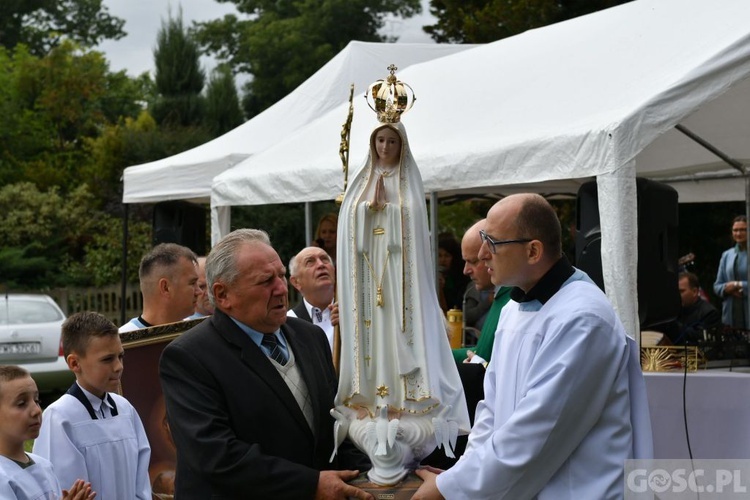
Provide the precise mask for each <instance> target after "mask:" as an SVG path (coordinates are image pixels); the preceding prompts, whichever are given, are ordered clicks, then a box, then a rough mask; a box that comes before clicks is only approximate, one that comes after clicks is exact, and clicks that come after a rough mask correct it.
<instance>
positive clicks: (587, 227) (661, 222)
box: [576, 178, 680, 329]
mask: <svg viewBox="0 0 750 500" xmlns="http://www.w3.org/2000/svg"><path fill="white" fill-rule="evenodd" d="M636 186H637V193H638V318H639V320H640V323H641V329H646V328H650V327H652V326H654V325H658V324H660V323H666V322H668V321H672V320H674V319H675V318H676V317H677V315H678V314H679V312H680V293H679V290H678V288H677V274H678V266H677V259H678V249H677V235H678V231H677V230H678V217H677V214H678V210H677V191H675V189H674V188H672V187H671V186H668V185H666V184H662V183H659V182H654V181H651V180H648V179H642V178H638V179H636ZM576 213H577V216H576V229H577V233H576V267H578V268H579V269H581V270H582V271H585V272H586V273H588V275H589V276H590V277H591V279H593V280H594V282H596V284H597V285H599V287H600V288H601V289H602V290H604V279H603V277H602V259H601V226H600V222H599V201H598V197H597V188H596V181H591V182H587V183H585V184H583V185H582V186H581V187H580V189H579V190H578V203H577V212H576ZM619 272H622V273H626V272H629V270H627V269H622V270H619Z"/></svg>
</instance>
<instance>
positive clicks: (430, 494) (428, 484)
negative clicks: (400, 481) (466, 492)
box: [411, 467, 443, 500]
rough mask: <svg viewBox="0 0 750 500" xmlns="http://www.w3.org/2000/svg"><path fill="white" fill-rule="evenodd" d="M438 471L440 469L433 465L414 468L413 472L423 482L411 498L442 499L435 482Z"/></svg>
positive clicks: (417, 499)
mask: <svg viewBox="0 0 750 500" xmlns="http://www.w3.org/2000/svg"><path fill="white" fill-rule="evenodd" d="M434 471H438V472H434ZM440 472H442V471H440V470H439V469H435V468H434V467H424V468H421V469H417V470H415V471H414V473H415V474H416V475H417V476H419V477H420V478H421V479H422V481H424V482H423V483H422V486H420V487H419V489H418V490H417V492H416V493H415V494H414V496H413V497H411V498H412V500H443V495H441V494H440V490H438V488H437V483H436V482H435V480H436V479H437V476H438V474H439V473H440Z"/></svg>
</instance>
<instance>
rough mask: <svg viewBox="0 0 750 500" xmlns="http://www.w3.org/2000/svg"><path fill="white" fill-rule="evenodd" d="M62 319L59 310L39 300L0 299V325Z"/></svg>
mask: <svg viewBox="0 0 750 500" xmlns="http://www.w3.org/2000/svg"><path fill="white" fill-rule="evenodd" d="M62 319H64V318H63V316H62V314H60V311H58V310H57V309H56V308H55V307H54V306H53V305H52V304H49V303H47V302H44V301H41V300H26V299H13V298H11V299H6V298H5V297H3V298H2V299H0V325H6V324H7V325H28V324H32V323H50V322H52V321H60V320H62Z"/></svg>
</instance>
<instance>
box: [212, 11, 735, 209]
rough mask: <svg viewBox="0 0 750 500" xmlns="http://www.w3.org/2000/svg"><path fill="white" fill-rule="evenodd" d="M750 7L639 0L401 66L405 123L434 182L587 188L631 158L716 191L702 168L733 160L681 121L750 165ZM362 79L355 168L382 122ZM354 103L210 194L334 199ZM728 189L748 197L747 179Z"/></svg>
mask: <svg viewBox="0 0 750 500" xmlns="http://www.w3.org/2000/svg"><path fill="white" fill-rule="evenodd" d="M747 19H750V2H747V1H745V0H724V1H722V2H705V1H704V0H637V1H634V2H630V3H627V4H623V5H620V6H618V7H614V8H611V9H607V10H604V11H600V12H597V13H594V14H591V15H588V16H582V17H579V18H576V19H573V20H570V21H566V22H562V23H558V24H556V25H552V26H548V27H545V28H540V29H536V30H531V31H528V32H526V33H523V34H521V35H518V36H515V37H511V38H508V39H504V40H500V41H498V42H495V43H491V44H487V45H484V46H478V47H475V48H472V49H470V50H466V51H463V52H460V53H457V54H453V55H450V56H446V57H444V58H441V59H439V60H433V61H428V62H424V63H420V64H414V65H411V66H409V67H408V68H407V69H405V70H404V71H399V72H398V73H397V76H398V77H399V78H400V79H401V80H403V81H405V82H407V83H408V84H409V85H411V86H412V87H413V88H414V90H415V92H416V95H417V101H416V104H415V106H414V108H413V109H412V110H411V111H410V112H409V113H407V114H405V115H404V117H403V121H404V123H405V125H406V128H407V131H408V133H409V141H410V145H411V149H412V152H413V154H414V156H415V158H416V159H417V163H418V164H419V167H420V171H421V173H422V177H423V179H424V184H425V189H426V190H427V191H438V192H446V191H447V192H461V191H467V190H484V191H491V190H501V189H502V186H506V185H525V186H530V185H532V184H533V185H538V183H543V182H548V181H557V182H558V183H563V184H564V182H562V181H566V180H572V179H573V180H575V179H578V181H574V182H572V183H568V184H567V185H568V186H569V187H570V189H572V190H573V192H575V189H577V186H578V185H579V184H580V179H585V178H592V177H594V176H598V175H602V174H611V173H613V172H617V171H618V170H619V169H621V168H622V167H623V166H624V165H626V164H628V163H629V162H631V161H633V160H635V165H636V172H637V174H638V175H644V176H648V177H651V178H654V179H660V178H670V179H671V178H674V177H676V176H683V179H686V180H684V181H682V182H675V183H673V185H674V186H675V187H676V188H677V189H678V191H679V192H680V196H681V201H706V199H710V198H711V197H712V196H713V195H714V194H715V195H717V196H718V195H719V192H718V191H713V189H714V188H712V187H711V186H712V185H713V184H712V183H711V181H708V180H705V181H700V180H699V179H700V178H701V175H705V173H707V172H708V173H710V172H714V171H722V172H724V173H727V169H728V166H727V165H726V164H724V163H723V162H722V161H721V160H719V159H718V158H716V157H715V156H714V155H713V154H711V153H709V152H708V151H706V150H705V149H703V148H701V147H700V146H698V145H697V144H695V143H694V142H693V141H691V140H689V139H687V138H686V137H685V136H684V135H682V134H681V133H680V132H678V131H676V130H675V129H674V126H675V125H676V124H678V123H682V124H683V125H685V126H686V127H687V128H689V129H691V130H693V131H694V132H696V133H698V134H699V135H701V136H702V137H706V138H707V139H708V140H709V141H710V142H712V143H715V144H717V145H718V146H719V147H720V148H721V149H722V150H724V151H725V152H726V153H727V154H729V156H731V157H733V158H736V159H737V160H739V161H740V162H742V163H746V162H748V159H750V141H748V140H747V137H748V136H749V134H748V132H750V120H748V118H747V117H748V116H750V113H749V112H750V109H748V108H750V81H748V80H747V77H748V75H750V27H749V26H748V23H747ZM394 61H395V63H396V64H397V65H399V58H398V57H396V58H395V59H394ZM376 69H378V70H379V71H381V73H378V75H377V77H378V78H382V77H384V76H385V72H382V70H380V68H376ZM373 80H374V79H373ZM364 89H365V87H364V86H360V87H359V88H358V91H357V94H358V98H357V99H355V112H354V121H353V124H352V132H351V145H350V158H351V165H350V177H351V176H352V175H353V172H354V171H355V170H356V169H357V168H359V167H360V164H361V162H362V160H363V158H364V157H365V155H366V151H367V143H368V140H367V138H368V136H369V134H370V132H371V130H372V128H373V126H375V125H376V120H375V116H374V113H372V112H371V111H370V110H369V108H367V106H366V103H365V102H364V99H362V98H361V94H362V93H363V92H364ZM346 112H347V105H346V104H340V105H338V106H336V107H335V108H334V109H332V110H331V111H329V112H328V113H327V114H324V115H322V116H320V117H319V118H318V119H316V120H314V121H312V122H311V123H309V124H308V125H306V126H305V127H303V128H300V129H298V130H297V131H296V132H294V133H290V134H287V135H277V138H278V139H280V140H279V141H278V142H277V143H276V144H275V145H273V146H270V147H268V148H267V149H266V150H265V151H263V152H262V153H259V154H257V155H254V156H253V157H251V158H248V159H246V160H244V161H243V162H242V163H240V164H238V165H237V166H235V167H234V168H232V169H230V170H227V171H226V172H224V173H223V174H221V175H218V176H217V177H216V178H215V179H214V183H213V188H212V193H211V204H212V206H231V205H257V204H270V203H288V202H306V201H320V200H330V199H333V198H335V197H336V196H337V195H338V194H340V192H341V191H342V189H343V176H342V172H341V163H340V160H339V157H338V143H339V139H340V135H339V134H340V130H341V125H342V123H343V121H344V120H345V118H346ZM726 184H727V183H726V182H725V183H724V185H726ZM729 184H731V182H730V183H729ZM735 184H741V183H736V182H735ZM716 185H717V186H718V185H722V184H721V183H720V182H719V183H716ZM680 186H682V188H684V189H681V187H680ZM696 186H701V187H700V188H696ZM719 189H721V188H719ZM534 190H537V191H538V190H539V188H535V189H534ZM709 193H713V194H709ZM722 196H724V197H725V198H733V199H743V197H744V190H743V186H742V185H739V186H735V187H734V189H733V190H732V191H731V194H729V195H722ZM685 197H693V198H692V199H686V198H685Z"/></svg>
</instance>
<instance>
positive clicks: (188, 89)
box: [151, 10, 206, 127]
mask: <svg viewBox="0 0 750 500" xmlns="http://www.w3.org/2000/svg"><path fill="white" fill-rule="evenodd" d="M154 64H155V66H156V91H157V93H158V96H157V98H156V101H155V102H154V103H153V106H152V111H151V114H152V115H153V116H154V118H155V119H156V122H157V123H159V124H165V125H172V126H183V127H186V126H191V125H198V124H200V123H201V121H202V119H203V113H204V107H205V102H204V97H203V96H202V95H201V91H202V90H203V85H204V83H205V80H206V73H205V72H204V71H203V68H202V67H201V65H200V52H199V48H198V44H197V43H196V42H195V41H194V40H193V38H192V37H191V35H190V34H189V33H188V32H187V30H186V29H185V27H184V24H183V21H182V10H180V12H179V14H178V15H177V17H172V14H171V13H170V14H169V16H168V18H167V19H166V20H162V24H161V28H160V29H159V33H158V34H157V36H156V48H155V49H154Z"/></svg>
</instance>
